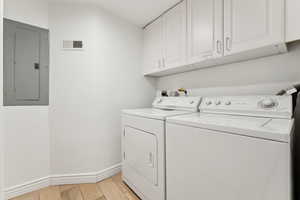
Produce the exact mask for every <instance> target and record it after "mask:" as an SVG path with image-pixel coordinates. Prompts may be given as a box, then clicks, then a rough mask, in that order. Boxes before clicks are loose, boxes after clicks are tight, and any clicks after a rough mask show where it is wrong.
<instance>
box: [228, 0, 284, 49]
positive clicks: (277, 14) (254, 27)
mask: <svg viewBox="0 0 300 200" xmlns="http://www.w3.org/2000/svg"><path fill="white" fill-rule="evenodd" d="M284 9H285V5H284V0H245V1H241V0H224V50H225V51H224V54H225V55H231V54H236V53H239V52H243V51H247V50H253V49H258V48H261V47H264V46H269V45H274V44H279V43H283V42H284V39H285V38H284V19H285V15H284V13H285V11H284Z"/></svg>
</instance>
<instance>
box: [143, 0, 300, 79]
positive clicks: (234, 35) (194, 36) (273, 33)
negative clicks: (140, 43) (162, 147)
mask: <svg viewBox="0 0 300 200" xmlns="http://www.w3.org/2000/svg"><path fill="white" fill-rule="evenodd" d="M286 1H287V3H286V4H287V5H285V2H286ZM299 2H300V0H184V1H182V2H180V3H179V4H177V5H176V6H174V7H173V8H171V9H170V10H169V11H167V12H166V13H164V14H163V15H162V16H161V17H159V18H158V19H157V20H156V21H154V22H153V23H152V24H150V25H149V26H147V28H146V29H145V41H144V47H145V49H144V67H145V73H144V74H145V75H152V76H163V75H169V74H172V73H178V72H184V71H189V70H194V69H198V68H202V67H209V66H215V65H222V64H228V63H232V62H238V61H243V60H249V59H254V58H259V57H263V56H269V55H276V54H280V53H285V52H286V51H287V48H286V44H285V42H286V41H293V40H297V39H300V28H299V27H300V26H298V22H297V19H298V18H299V17H300V14H298V13H300V12H299V9H300V3H299ZM286 7H287V11H286V10H285V9H286ZM286 12H287V14H286ZM298 15H299V17H298V18H297V16H298ZM286 16H287V17H286ZM286 18H287V22H286V21H285V19H286ZM285 23H287V38H286V36H285V33H286V31H285V30H286V29H285V27H286V24H285Z"/></svg>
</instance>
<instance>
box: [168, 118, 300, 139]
mask: <svg viewBox="0 0 300 200" xmlns="http://www.w3.org/2000/svg"><path fill="white" fill-rule="evenodd" d="M167 122H168V123H176V124H181V125H186V126H192V127H198V128H203V129H209V130H215V131H221V132H222V133H224V134H226V133H227V134H228V133H230V134H235V135H244V136H250V137H255V138H263V139H267V140H274V141H280V142H289V141H290V137H291V134H292V129H293V124H294V123H293V119H273V118H265V117H249V116H234V115H223V114H209V113H194V114H190V115H183V116H176V117H171V118H168V119H167ZM222 133H221V134H222ZM187 134H188V133H187Z"/></svg>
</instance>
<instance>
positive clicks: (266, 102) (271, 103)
mask: <svg viewBox="0 0 300 200" xmlns="http://www.w3.org/2000/svg"><path fill="white" fill-rule="evenodd" d="M259 104H260V106H261V107H262V108H274V107H276V106H277V102H276V101H275V100H273V99H263V100H262V101H260V103H259Z"/></svg>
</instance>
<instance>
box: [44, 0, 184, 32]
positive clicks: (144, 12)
mask: <svg viewBox="0 0 300 200" xmlns="http://www.w3.org/2000/svg"><path fill="white" fill-rule="evenodd" d="M179 1H180V0H50V2H74V3H75V2H80V3H95V4H98V5H99V6H101V7H103V8H104V9H106V10H108V11H109V12H111V13H113V14H115V15H117V16H119V17H121V18H124V19H126V20H128V21H130V22H132V23H133V24H135V25H138V26H140V27H143V26H145V25H146V24H147V23H149V22H150V21H152V20H153V19H155V18H156V17H158V16H159V15H160V14H162V13H163V12H164V11H165V10H167V9H168V8H170V7H172V6H173V5H175V4H176V3H178V2H179Z"/></svg>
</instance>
